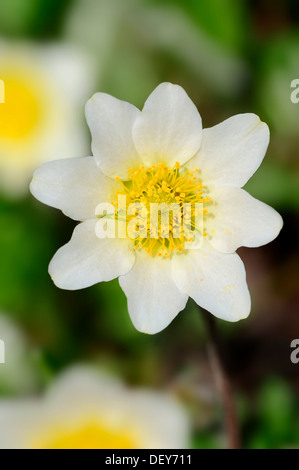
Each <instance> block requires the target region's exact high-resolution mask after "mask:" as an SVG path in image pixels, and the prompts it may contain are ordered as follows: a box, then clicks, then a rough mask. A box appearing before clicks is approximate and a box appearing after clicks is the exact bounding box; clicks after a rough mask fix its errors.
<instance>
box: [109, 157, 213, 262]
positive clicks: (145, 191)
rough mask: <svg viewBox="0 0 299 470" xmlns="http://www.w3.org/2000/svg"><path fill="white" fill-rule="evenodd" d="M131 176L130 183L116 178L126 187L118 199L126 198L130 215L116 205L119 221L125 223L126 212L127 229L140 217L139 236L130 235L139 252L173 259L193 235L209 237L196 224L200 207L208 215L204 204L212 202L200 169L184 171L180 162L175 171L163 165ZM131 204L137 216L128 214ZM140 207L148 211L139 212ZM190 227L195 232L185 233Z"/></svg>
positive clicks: (130, 172) (141, 169) (137, 171)
mask: <svg viewBox="0 0 299 470" xmlns="http://www.w3.org/2000/svg"><path fill="white" fill-rule="evenodd" d="M129 175H130V179H129V181H126V182H123V181H120V178H118V177H117V178H116V180H117V181H119V182H120V184H122V191H119V193H118V195H119V194H120V195H125V196H126V211H122V210H120V209H119V207H118V203H116V202H112V204H113V205H114V206H115V207H116V209H115V218H116V219H121V220H123V213H124V212H125V214H126V215H125V222H126V226H127V228H128V226H129V225H130V223H131V221H132V220H133V219H136V213H137V214H138V223H137V228H138V233H137V236H136V237H134V238H133V237H131V236H130V235H128V236H129V237H130V238H131V239H132V241H133V243H134V248H135V250H138V249H144V250H145V251H146V252H147V253H148V254H149V255H150V256H156V255H158V256H163V257H166V258H169V257H170V256H171V253H172V252H174V251H177V252H180V253H181V252H182V251H183V249H184V247H185V245H186V242H190V241H191V239H192V238H191V231H192V232H193V233H194V232H198V233H201V234H202V235H203V236H206V233H205V232H204V229H203V225H202V224H200V225H199V224H197V223H196V218H195V214H196V210H197V209H198V206H199V205H200V206H201V207H200V210H201V212H202V214H206V213H207V212H208V210H207V209H206V208H205V209H203V206H202V204H203V203H208V202H210V201H211V198H209V197H207V189H206V188H204V186H203V183H202V181H201V179H200V177H199V170H198V169H195V170H193V171H181V169H180V164H179V163H178V162H177V163H176V164H175V166H174V167H173V168H167V167H166V166H165V165H164V164H163V163H160V164H159V165H157V166H155V165H153V166H152V167H150V168H145V167H144V166H141V167H140V168H138V169H137V170H135V171H132V170H129ZM131 204H134V205H135V207H136V210H137V212H136V213H135V214H132V212H131V211H128V209H129V206H130V205H131ZM139 205H140V207H143V208H145V209H146V211H144V210H143V209H142V208H140V210H138V207H139ZM169 209H171V210H169ZM143 212H145V213H144V214H143ZM164 216H166V217H164ZM152 217H153V218H152ZM155 217H156V219H155V220H156V221H158V223H157V224H156V225H153V224H152V223H151V222H152V221H153V219H154V218H155ZM201 219H203V216H202V218H201ZM187 226H188V227H190V229H191V231H190V230H189V231H188V230H184V227H187Z"/></svg>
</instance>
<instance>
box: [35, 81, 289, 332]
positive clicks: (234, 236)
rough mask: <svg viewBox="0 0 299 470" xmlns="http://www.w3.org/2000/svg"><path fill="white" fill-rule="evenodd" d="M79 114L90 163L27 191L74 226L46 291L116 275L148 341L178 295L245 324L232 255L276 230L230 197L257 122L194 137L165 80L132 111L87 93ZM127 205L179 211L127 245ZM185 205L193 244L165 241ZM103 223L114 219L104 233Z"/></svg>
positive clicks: (238, 194)
mask: <svg viewBox="0 0 299 470" xmlns="http://www.w3.org/2000/svg"><path fill="white" fill-rule="evenodd" d="M86 117H87V122H88V124H89V127H90V130H91V134H92V151H93V157H85V158H77V159H67V160H61V161H55V162H51V163H46V164H44V165H43V166H41V167H40V168H38V169H37V170H36V171H35V173H34V176H33V180H32V183H31V191H32V193H33V195H34V196H35V197H36V198H37V199H39V200H40V201H42V202H44V203H46V204H48V205H50V206H53V207H56V208H59V209H61V210H62V211H63V212H64V213H65V214H66V215H67V216H69V217H71V218H73V219H75V220H78V221H81V222H82V223H80V224H79V225H78V226H77V227H76V228H75V230H74V233H73V236H72V238H71V240H70V242H69V243H67V244H66V245H64V246H63V247H62V248H60V249H59V250H58V252H57V253H56V254H55V256H54V257H53V259H52V261H51V263H50V266H49V272H50V275H51V277H52V279H53V281H54V283H55V284H56V285H57V286H58V287H60V288H63V289H70V290H72V289H80V288H83V287H87V286H90V285H92V284H95V283H97V282H100V281H109V280H111V279H113V278H116V277H119V283H120V286H121V288H122V289H123V291H124V292H125V294H126V296H127V299H128V309H129V313H130V316H131V319H132V322H133V324H134V325H135V327H136V328H137V329H138V330H140V331H142V332H146V333H150V334H154V333H157V332H159V331H161V330H163V329H164V328H165V327H166V326H167V325H168V324H169V323H170V322H171V321H172V320H173V319H174V317H175V316H176V315H177V314H178V312H179V311H181V310H182V309H183V308H184V307H185V305H186V302H187V299H188V297H189V296H190V297H191V298H193V299H194V300H195V301H196V302H197V303H198V304H199V305H200V306H201V307H203V308H205V309H207V310H208V311H210V312H211V313H212V314H213V315H215V316H216V317H219V318H222V319H224V320H228V321H238V320H240V319H242V318H246V317H247V316H248V315H249V312H250V296H249V292H248V288H247V284H246V275H245V269H244V265H243V263H242V261H241V259H240V258H239V256H238V255H237V254H236V253H235V251H236V250H237V248H238V247H240V246H241V245H244V246H249V247H254V246H260V245H263V244H265V243H268V242H270V241H271V240H273V239H274V238H275V237H276V236H277V235H278V233H279V231H280V229H281V228H282V225H283V222H282V218H281V216H280V215H279V214H278V213H277V212H276V211H275V210H274V209H272V208H271V207H269V206H267V205H266V204H264V203H262V202H260V201H258V200H256V199H254V198H253V197H251V196H250V195H249V194H248V193H247V192H245V191H244V190H243V189H241V187H242V186H243V185H244V184H245V183H246V182H247V180H248V179H249V178H250V177H251V176H252V174H253V173H254V172H255V171H256V170H257V168H258V167H259V165H260V164H261V162H262V159H263V157H264V155H265V152H266V149H267V146H268V143H269V129H268V127H267V125H266V124H265V123H262V122H261V121H260V119H259V118H258V117H257V116H256V115H255V114H240V115H237V116H234V117H232V118H230V119H227V120H226V121H224V122H222V123H221V124H219V125H216V126H215V127H212V128H209V129H204V130H202V121H201V117H200V114H199V113H198V111H197V109H196V107H195V105H194V104H193V103H192V101H191V100H190V99H189V97H188V96H187V94H186V93H185V91H184V90H183V89H182V88H181V87H180V86H178V85H173V84H170V83H162V84H160V85H159V86H158V87H157V88H156V89H155V90H154V91H153V93H152V94H151V95H150V96H149V98H148V99H147V101H146V103H145V105H144V108H143V110H142V111H139V110H138V109H137V108H135V107H134V106H132V105H131V104H129V103H126V102H123V101H119V100H117V99H116V98H113V97H112V96H109V95H107V94H104V93H97V94H95V95H94V96H93V97H92V98H91V99H90V100H89V101H88V103H87V105H86ZM124 196H125V197H126V206H125V207H122V208H121V207H120V206H119V204H118V201H119V198H120V197H124ZM100 203H109V204H110V207H112V208H113V207H114V208H115V209H114V211H112V212H114V215H113V214H112V215H111V212H110V213H109V217H108V211H106V217H104V218H103V217H102V216H103V214H104V211H102V213H101V211H98V210H97V207H98V206H99V204H100ZM132 203H138V204H142V205H143V208H145V209H148V208H149V207H150V206H151V205H152V204H153V203H156V204H163V203H165V204H167V205H170V204H172V203H176V204H179V206H180V207H181V208H182V210H181V212H180V220H177V218H176V217H175V216H174V215H173V217H172V218H171V217H170V219H169V234H168V236H167V237H164V236H163V233H162V232H163V227H162V223H161V224H160V227H159V230H158V236H157V237H156V238H153V237H152V232H151V229H150V228H148V225H147V226H146V231H144V226H143V222H140V223H139V227H137V228H139V232H138V231H137V234H136V237H134V236H129V235H128V230H125V235H124V230H123V229H124V228H125V229H126V228H127V229H128V227H129V225H130V224H132V218H133V215H132V212H129V211H128V209H129V206H130V204H132ZM186 204H191V206H192V207H193V206H195V205H199V206H200V207H202V210H201V216H202V221H201V222H200V224H197V225H196V224H194V223H193V222H192V223H193V226H192V228H193V229H194V233H195V234H196V235H200V243H196V240H195V241H193V244H190V243H189V241H190V240H189V238H188V237H186V236H185V234H184V232H183V233H182V235H181V236H180V237H175V236H174V230H175V228H176V227H177V225H180V226H181V225H182V222H184V220H183V219H184V211H183V207H185V205H186ZM193 212H194V210H192V212H191V218H192V220H193V215H194V214H193ZM101 217H102V219H101ZM161 217H162V216H161ZM111 218H114V219H115V221H118V223H119V222H121V224H120V225H118V232H117V234H116V236H115V233H114V235H112V231H113V230H112V228H111V225H110V222H111V220H110V219H111ZM99 220H101V221H103V220H104V221H105V222H106V223H107V226H109V228H108V229H107V236H106V237H105V238H103V237H99V236H97V224H98V223H99ZM141 229H142V230H141ZM140 231H142V234H141V233H140ZM120 232H121V234H120ZM138 233H139V234H138ZM118 234H120V236H118Z"/></svg>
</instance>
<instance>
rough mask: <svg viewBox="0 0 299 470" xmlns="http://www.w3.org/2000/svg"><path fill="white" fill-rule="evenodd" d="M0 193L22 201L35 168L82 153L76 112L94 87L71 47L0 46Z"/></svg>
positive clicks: (84, 58)
mask: <svg viewBox="0 0 299 470" xmlns="http://www.w3.org/2000/svg"><path fill="white" fill-rule="evenodd" d="M0 56H1V62H0V80H1V85H2V86H1V90H0V91H1V96H0V189H1V191H4V192H5V193H6V194H8V195H9V196H11V197H16V196H22V195H24V194H25V193H26V192H27V191H28V183H29V181H30V179H31V176H32V172H33V170H34V168H36V166H37V165H39V164H41V163H43V162H46V161H48V160H52V159H53V158H55V157H56V158H59V156H68V155H72V156H74V155H77V156H80V155H82V152H85V151H86V149H85V147H86V138H85V132H84V128H83V126H82V123H81V119H80V109H82V108H83V106H84V104H85V101H86V99H87V98H88V97H89V96H90V93H91V90H92V88H93V86H94V78H93V77H94V73H93V66H92V63H91V60H90V58H89V56H88V55H86V53H84V52H83V51H82V50H81V49H78V48H77V47H75V46H72V45H69V44H63V43H48V44H47V43H45V44H44V45H37V44H34V43H30V42H28V43H27V42H23V41H9V40H6V39H5V40H4V39H2V40H0Z"/></svg>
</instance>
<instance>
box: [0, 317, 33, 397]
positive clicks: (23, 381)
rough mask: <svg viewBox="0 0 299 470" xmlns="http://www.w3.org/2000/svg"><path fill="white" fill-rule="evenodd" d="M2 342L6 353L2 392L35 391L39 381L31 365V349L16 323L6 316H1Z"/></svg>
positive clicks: (1, 373)
mask: <svg viewBox="0 0 299 470" xmlns="http://www.w3.org/2000/svg"><path fill="white" fill-rule="evenodd" d="M0 340H2V341H3V344H4V353H5V362H4V363H3V364H1V363H0V391H3V392H10V393H12V392H13V393H20V392H27V391H30V390H33V389H34V388H35V386H36V381H37V379H36V376H35V374H34V369H33V365H32V364H31V358H30V348H29V346H28V344H27V341H26V339H25V337H24V335H23V334H22V331H21V330H20V329H19V327H18V326H17V325H16V323H15V322H14V321H13V320H12V319H11V318H10V317H8V316H6V315H4V314H0Z"/></svg>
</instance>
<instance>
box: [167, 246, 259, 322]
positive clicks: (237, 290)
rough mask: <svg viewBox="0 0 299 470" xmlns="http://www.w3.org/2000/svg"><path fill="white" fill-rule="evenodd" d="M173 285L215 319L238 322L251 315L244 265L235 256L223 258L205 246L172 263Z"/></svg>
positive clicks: (181, 256) (190, 251) (180, 256)
mask: <svg viewBox="0 0 299 470" xmlns="http://www.w3.org/2000/svg"><path fill="white" fill-rule="evenodd" d="M172 278H173V279H174V281H175V283H176V285H177V286H178V287H179V288H180V289H181V290H182V291H183V292H185V293H186V294H188V295H189V296H190V297H192V299H194V300H195V302H196V303H197V304H198V305H200V306H201V307H202V308H204V309H206V310H208V311H209V312H211V313H212V314H213V315H215V316H216V317H218V318H222V319H223V320H227V321H232V322H234V321H238V320H240V319H243V318H246V317H247V316H248V315H249V313H250V296H249V292H248V288H247V284H246V274H245V269H244V265H243V263H242V261H241V259H240V258H239V256H238V255H237V254H235V253H234V254H223V253H219V252H217V251H216V250H214V249H213V248H212V247H211V246H210V245H209V244H208V243H207V242H206V243H205V244H204V245H203V246H202V248H201V249H200V250H186V252H185V253H183V254H181V255H177V256H175V257H174V258H173V260H172Z"/></svg>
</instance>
